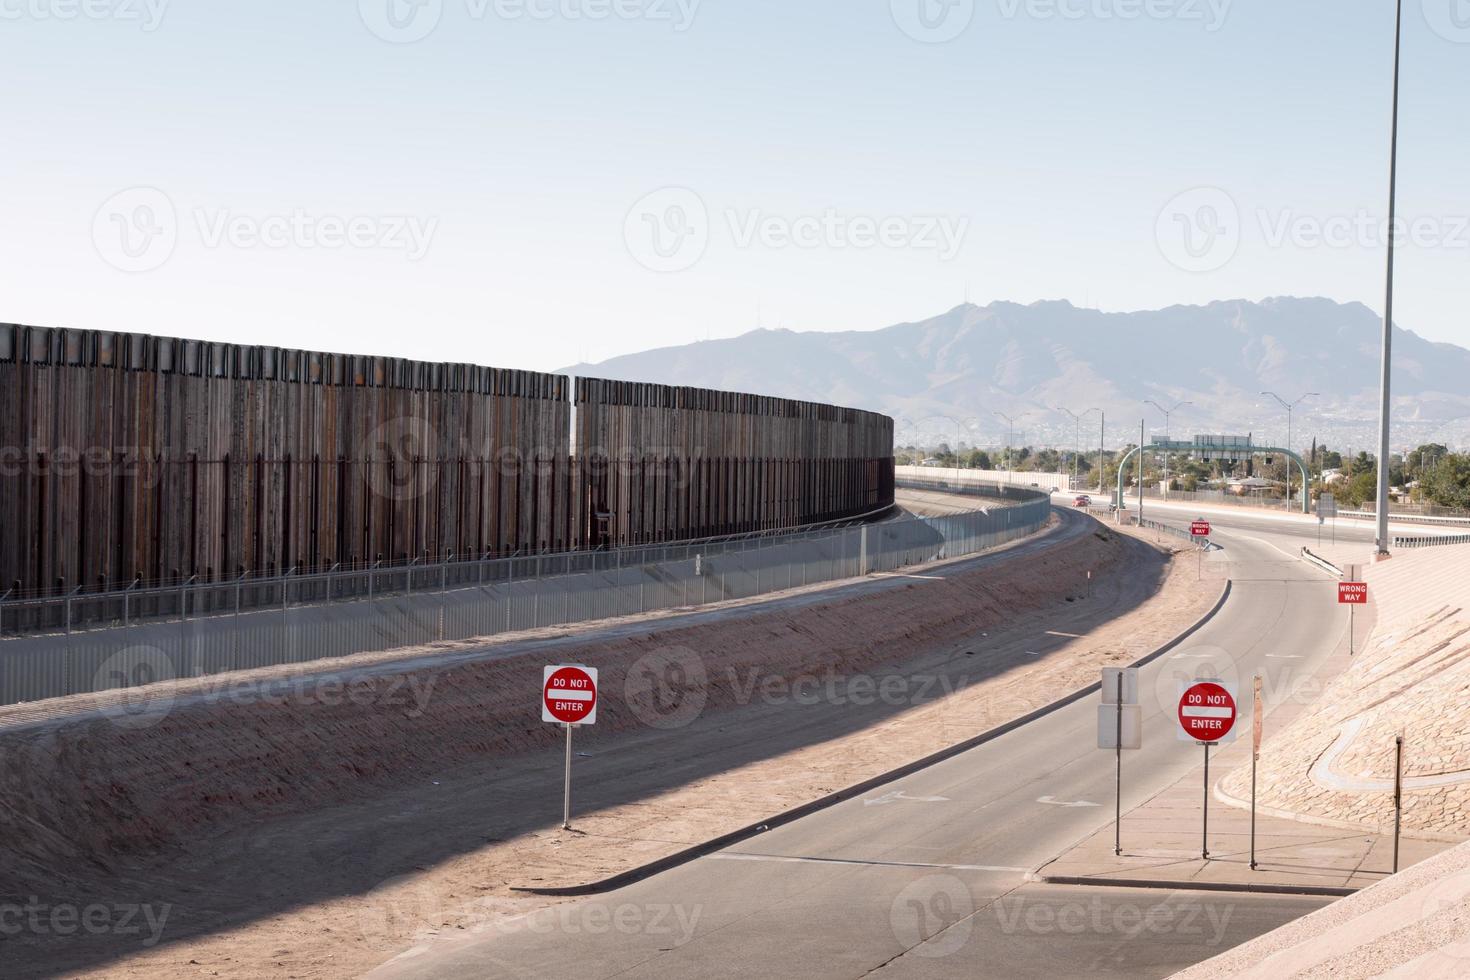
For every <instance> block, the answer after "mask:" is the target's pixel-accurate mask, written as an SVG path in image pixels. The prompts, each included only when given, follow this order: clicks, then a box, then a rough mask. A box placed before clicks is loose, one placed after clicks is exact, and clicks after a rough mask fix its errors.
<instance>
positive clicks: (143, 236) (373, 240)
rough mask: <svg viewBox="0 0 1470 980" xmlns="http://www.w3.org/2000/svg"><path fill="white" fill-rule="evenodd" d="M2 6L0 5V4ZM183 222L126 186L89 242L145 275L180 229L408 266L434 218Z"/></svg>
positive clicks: (196, 215) (294, 211)
mask: <svg viewBox="0 0 1470 980" xmlns="http://www.w3.org/2000/svg"><path fill="white" fill-rule="evenodd" d="M0 2H3V0H0ZM188 217H189V218H190V219H191V220H189V221H184V222H181V221H180V218H179V212H178V210H177V209H176V208H175V206H174V203H173V200H172V199H171V198H170V197H169V196H168V195H167V194H165V193H164V192H163V191H161V190H159V189H158V188H156V187H130V188H128V189H126V190H123V191H119V192H118V193H116V194H114V195H112V196H111V197H110V198H108V199H107V200H106V201H104V202H103V203H102V206H101V207H99V208H98V209H97V211H96V213H95V214H94V215H93V216H92V243H93V245H94V246H95V247H96V249H97V254H98V255H100V256H101V257H102V259H103V260H104V261H105V262H107V264H109V265H111V266H113V267H114V268H116V269H119V270H121V271H123V272H149V271H151V270H153V269H157V268H158V267H160V266H161V265H163V264H164V263H165V262H167V261H168V260H169V258H170V257H171V256H172V255H173V254H174V250H175V248H176V247H177V246H178V243H179V238H180V234H181V231H192V233H193V236H194V240H195V241H196V242H197V244H198V245H200V246H202V247H204V248H209V249H219V248H233V249H240V250H247V249H275V250H280V249H297V250H301V251H311V250H318V249H320V250H327V251H340V250H343V249H351V250H357V251H384V252H401V253H403V254H404V256H405V257H406V258H407V259H408V261H410V262H417V261H419V260H420V259H422V258H423V257H424V256H425V255H426V254H428V251H429V246H430V244H431V243H432V241H433V238H434V234H435V233H436V232H437V231H438V229H439V219H438V218H435V217H424V216H422V215H411V214H376V215H368V214H355V215H337V214H330V213H325V212H316V211H312V210H309V209H306V208H291V209H289V210H285V211H279V212H269V213H256V212H246V211H237V210H235V209H232V208H207V207H196V208H193V209H191V210H190V211H189V212H188Z"/></svg>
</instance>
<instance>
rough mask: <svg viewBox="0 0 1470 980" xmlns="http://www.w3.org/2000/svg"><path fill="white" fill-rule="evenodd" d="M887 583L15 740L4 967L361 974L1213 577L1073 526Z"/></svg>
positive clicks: (1021, 691)
mask: <svg viewBox="0 0 1470 980" xmlns="http://www.w3.org/2000/svg"><path fill="white" fill-rule="evenodd" d="M1088 571H1092V572H1093V573H1094V579H1093V582H1092V584H1091V586H1090V587H1089V585H1088V582H1087V578H1086V573H1087V572H1088ZM887 578H888V579H889V581H887V582H882V583H874V582H865V583H861V584H860V585H858V586H852V587H848V588H838V589H835V590H829V591H828V592H827V593H825V594H823V595H818V596H807V597H805V598H804V599H803V600H802V601H800V602H790V603H785V604H783V603H780V602H776V603H756V604H747V605H745V606H743V607H742V608H740V609H737V610H731V611H728V612H726V613H724V614H722V615H705V616H698V617H684V618H681V617H671V618H668V619H667V620H666V621H664V622H662V623H655V624H651V625H650V624H644V625H642V626H640V627H639V628H638V629H624V630H621V631H620V630H618V629H617V628H612V629H610V630H604V631H587V632H583V633H567V632H566V631H563V634H562V635H561V636H559V637H556V638H549V639H546V640H544V641H541V644H540V646H541V647H543V648H544V649H538V645H537V643H534V642H533V643H530V644H529V647H530V648H529V649H525V648H521V647H517V646H515V645H514V644H509V645H507V644H496V645H494V651H495V652H493V653H490V654H487V653H486V652H485V651H484V649H482V650H481V651H479V652H478V653H477V652H476V651H474V650H469V651H465V650H461V649H455V650H451V651H443V652H439V653H434V652H433V651H426V652H425V654H424V656H423V657H422V658H420V659H419V660H417V661H414V662H413V663H414V666H413V668H412V669H408V668H405V666H404V663H403V661H402V660H401V659H400V660H399V661H398V663H396V664H392V663H388V664H384V663H377V664H376V665H375V666H374V669H373V670H372V671H371V672H369V673H367V674H365V675H364V676H363V677H361V678H356V677H346V679H345V680H344V678H343V677H337V678H334V679H330V683H329V684H328V685H327V686H325V687H324V686H323V684H322V682H321V681H320V679H317V680H315V681H313V682H312V683H310V684H305V685H302V684H291V685H286V686H271V685H267V684H264V683H262V682H261V681H260V680H258V679H257V680H255V681H253V682H251V683H250V684H248V685H245V686H244V687H243V688H241V689H228V690H220V689H217V690H215V691H214V692H212V694H207V695H201V694H199V693H198V692H193V693H191V694H190V696H189V697H187V698H185V697H177V696H170V697H169V699H168V700H167V704H166V705H165V707H164V708H163V709H162V710H158V705H157V704H154V703H151V702H137V701H133V702H130V703H128V704H127V705H126V706H125V709H126V710H119V708H118V706H115V705H114V706H112V710H111V711H103V712H102V713H100V714H99V713H93V714H89V715H84V716H81V717H71V718H61V717H56V718H51V719H48V720H46V721H45V722H44V723H34V722H33V723H30V724H28V725H25V726H23V727H20V728H15V729H12V730H8V731H5V732H4V733H0V838H3V840H4V841H5V845H4V849H3V850H0V873H3V874H0V882H3V883H4V887H3V891H0V910H5V909H7V908H10V909H14V908H20V909H21V910H22V913H23V914H22V915H14V916H12V917H11V918H10V919H8V920H5V921H12V922H13V921H22V922H23V927H22V928H20V929H19V930H15V929H5V928H0V956H3V961H4V963H5V964H6V967H5V973H6V975H7V976H11V975H16V976H26V975H74V976H88V975H95V976H122V977H160V976H161V977H186V976H187V977H196V976H227V977H257V976H286V977H311V978H316V977H344V976H355V975H358V974H360V973H362V972H364V971H365V970H367V969H370V968H371V967H372V966H374V965H376V964H378V963H380V962H382V961H384V960H386V959H388V958H389V957H391V956H392V955H393V954H395V953H396V952H398V951H400V950H401V949H403V948H405V947H407V946H410V945H412V944H414V943H415V942H416V941H418V940H420V939H422V938H423V937H424V936H425V935H432V934H434V933H444V932H458V931H459V930H463V929H468V928H475V927H480V926H484V925H486V924H487V923H493V922H496V921H500V920H503V919H505V918H507V917H511V916H516V915H524V914H525V913H527V912H530V911H533V910H534V909H536V908H539V907H543V906H544V905H546V904H547V900H544V899H534V898H526V897H520V896H517V895H515V894H514V893H512V892H511V891H510V887H511V886H512V885H517V884H538V883H539V884H570V883H577V882H582V881H588V880H595V879H598V878H601V877H604V876H606V875H608V874H611V873H614V872H616V871H618V870H622V869H625V868H627V867H630V866H634V865H637V864H641V863H643V862H645V861H648V860H651V859H653V858H655V857H658V856H661V855H663V854H666V853H670V852H672V851H675V850H678V849H681V848H683V847H685V846H687V845H688V844H690V843H695V842H698V841H700V840H705V839H708V838H710V837H712V836H716V835H718V834H720V833H723V832H726V831H728V830H731V829H734V828H736V827H739V826H743V825H745V824H748V823H750V822H752V821H754V820H757V819H759V818H760V817H762V816H767V815H770V814H774V813H777V812H780V811H782V810H785V809H787V808H789V807H791V806H794V805H797V804H799V803H802V802H805V801H807V800H809V799H812V798H815V797H818V796H821V795H824V794H825V793H828V792H830V791H832V790H834V789H838V788H840V787H842V786H845V785H849V784H851V783H854V782H857V781H859V780H861V779H863V778H866V777H868V776H870V775H873V774H876V773H878V772H882V771H884V770H887V769H889V768H892V767H894V766H896V765H899V764H901V763H903V762H905V761H908V760H911V759H913V758H916V757H919V756H922V755H924V754H926V753H928V752H931V751H934V750H936V749H938V748H941V747H944V746H946V745H949V744H952V743H954V742H956V741H959V740H961V739H963V738H965V737H968V736H970V735H973V734H975V733H976V732H978V731H983V730H985V729H987V728H989V727H992V726H994V725H996V724H998V723H1000V722H1003V721H1005V720H1007V719H1009V718H1012V717H1016V716H1018V715H1020V714H1023V713H1025V712H1026V711H1028V710H1031V709H1032V708H1034V707H1036V706H1039V705H1041V704H1044V703H1046V702H1048V701H1050V700H1052V699H1053V698H1055V697H1056V696H1058V695H1059V694H1062V693H1065V692H1067V691H1069V690H1072V689H1075V688H1077V687H1080V686H1083V685H1085V684H1087V683H1090V682H1091V681H1092V680H1093V679H1095V677H1096V673H1097V669H1098V667H1099V666H1101V665H1104V664H1113V663H1121V662H1126V661H1129V660H1132V659H1135V658H1136V657H1138V656H1140V655H1142V654H1143V653H1145V652H1147V651H1148V650H1149V649H1151V648H1153V647H1154V646H1156V645H1158V644H1159V643H1161V642H1163V641H1164V640H1166V639H1167V638H1168V637H1170V636H1172V635H1173V634H1175V633H1177V632H1178V631H1179V630H1180V629H1182V628H1184V627H1185V626H1187V625H1188V624H1189V623H1191V622H1193V621H1194V620H1195V619H1197V618H1198V617H1199V616H1200V615H1201V614H1202V613H1203V612H1204V611H1205V610H1206V609H1207V608H1208V607H1209V606H1210V605H1211V604H1212V603H1213V601H1214V600H1215V598H1216V596H1217V595H1218V593H1219V589H1220V586H1221V583H1220V582H1219V581H1209V580H1207V581H1205V582H1203V583H1200V582H1197V581H1196V577H1195V570H1194V566H1193V564H1191V563H1187V562H1185V563H1180V565H1179V566H1178V567H1176V566H1175V565H1174V564H1173V563H1172V562H1171V561H1170V560H1169V555H1168V554H1167V553H1166V552H1161V551H1159V550H1158V549H1157V548H1156V546H1154V545H1153V544H1152V543H1149V542H1146V541H1142V540H1139V539H1136V538H1130V537H1126V536H1119V535H1118V534H1117V533H1116V532H1115V531H1112V530H1111V529H1103V528H1101V527H1099V526H1096V525H1091V524H1084V523H1081V522H1079V521H1078V519H1077V518H1075V517H1072V516H1069V518H1068V519H1067V520H1066V521H1065V522H1064V526H1063V527H1062V528H1061V529H1059V530H1058V531H1057V532H1055V533H1054V534H1052V535H1051V536H1050V537H1049V538H1047V539H1046V540H1044V541H1041V542H1035V541H1033V542H1030V543H1029V544H1027V545H1026V546H1024V547H1014V548H1012V549H1010V550H1009V551H1008V553H1007V554H1006V555H1002V556H992V557H990V558H987V559H981V560H979V561H975V560H969V561H960V562H952V563H948V564H946V565H944V566H942V567H934V568H924V569H916V570H912V571H911V572H910V573H909V574H907V575H902V576H891V577H887ZM548 651H554V653H555V656H554V657H551V656H549V655H548ZM553 659H554V660H562V661H582V662H587V663H591V664H593V665H595V666H598V667H599V668H600V669H601V670H602V672H603V673H602V686H603V690H604V700H603V702H602V703H601V704H600V705H599V713H600V717H599V723H598V726H597V727H596V728H593V729H583V730H579V732H578V733H577V741H576V745H575V747H576V749H577V752H578V755H577V759H576V767H577V778H576V779H577V781H576V787H577V789H576V814H577V815H576V817H575V818H574V821H573V822H574V828H575V829H574V831H572V832H569V833H567V832H562V831H560V829H559V823H560V820H559V817H560V804H561V761H562V760H561V751H562V750H561V742H560V734H559V732H558V731H557V730H556V729H555V728H553V727H552V726H548V725H542V724H541V723H540V722H539V720H538V719H537V716H536V714H535V709H534V705H535V703H536V701H537V692H538V691H539V681H540V664H541V663H543V662H549V661H550V660H553ZM283 676H287V677H289V676H290V675H289V674H283ZM359 681H360V682H361V683H359ZM3 925H4V922H0V926H3Z"/></svg>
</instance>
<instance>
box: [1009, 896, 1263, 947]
mask: <svg viewBox="0 0 1470 980" xmlns="http://www.w3.org/2000/svg"><path fill="white" fill-rule="evenodd" d="M992 908H993V909H994V910H995V917H996V920H997V922H998V923H999V925H1000V930H1001V932H1003V933H1005V934H1006V935H1018V934H1022V935H1029V936H1054V935H1063V936H1080V935H1094V936H1120V937H1123V938H1125V939H1136V938H1138V937H1139V936H1142V935H1144V934H1145V933H1147V934H1149V935H1154V936H1196V937H1199V938H1200V940H1201V942H1202V943H1203V944H1204V945H1207V946H1212V947H1217V946H1219V945H1221V944H1222V943H1223V942H1224V941H1225V931H1226V930H1227V929H1228V928H1229V927H1230V919H1231V916H1233V915H1234V914H1235V906H1234V905H1232V904H1229V903H1215V902H1202V901H1198V900H1195V899H1181V900H1178V901H1170V900H1168V899H1164V900H1161V901H1159V902H1157V903H1155V904H1153V905H1149V906H1142V905H1135V904H1133V903H1131V902H1112V901H1105V900H1104V899H1103V897H1102V896H1100V895H1094V896H1093V897H1092V899H1091V900H1090V901H1087V902H1060V903H1058V902H1053V901H1035V900H1031V899H1028V898H1026V897H1024V896H1021V895H1008V896H1005V897H1003V898H1000V899H997V900H996V901H995V903H994V904H993V905H992Z"/></svg>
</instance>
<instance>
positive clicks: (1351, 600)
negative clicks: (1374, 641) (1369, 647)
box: [1337, 565, 1368, 657]
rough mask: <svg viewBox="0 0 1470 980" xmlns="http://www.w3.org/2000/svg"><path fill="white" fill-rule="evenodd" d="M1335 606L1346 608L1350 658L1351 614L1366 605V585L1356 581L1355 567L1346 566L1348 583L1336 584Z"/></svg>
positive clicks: (1352, 618) (1351, 637)
mask: <svg viewBox="0 0 1470 980" xmlns="http://www.w3.org/2000/svg"><path fill="white" fill-rule="evenodd" d="M1337 604H1338V605H1340V606H1347V607H1348V656H1350V657H1351V656H1352V655H1353V653H1354V650H1353V644H1354V642H1355V639H1354V636H1353V633H1354V631H1355V619H1356V617H1355V616H1354V615H1353V614H1354V612H1355V611H1356V610H1357V607H1358V606H1366V605H1367V604H1368V583H1367V582H1359V581H1358V575H1357V566H1356V565H1350V566H1348V581H1346V582H1338V583H1337Z"/></svg>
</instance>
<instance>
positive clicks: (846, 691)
mask: <svg viewBox="0 0 1470 980" xmlns="http://www.w3.org/2000/svg"><path fill="white" fill-rule="evenodd" d="M712 678H713V683H712ZM968 683H969V678H967V677H960V678H954V677H948V676H939V675H933V674H914V675H904V674H888V675H883V676H878V675H873V674H861V673H859V674H844V673H841V672H839V671H837V670H836V669H835V668H829V669H827V670H823V671H812V672H798V673H795V674H782V673H774V672H768V671H765V670H763V669H762V668H760V667H755V666H752V667H746V668H743V669H742V668H740V667H735V666H730V665H727V666H725V667H724V668H723V669H722V670H721V671H717V672H716V673H715V674H713V675H712V674H711V672H710V670H709V668H708V666H707V665H706V664H705V661H704V658H703V657H701V656H700V655H699V654H698V653H695V652H694V651H693V650H691V649H689V648H688V647H663V648H660V649H658V650H654V651H652V652H650V653H647V654H644V655H643V656H641V657H639V658H638V659H637V660H636V661H634V663H633V664H632V665H631V666H630V667H629V668H628V673H627V674H626V675H625V676H624V679H623V699H624V702H625V703H626V704H627V706H628V708H629V710H631V711H632V712H633V714H634V716H635V717H637V718H638V720H640V721H642V722H643V723H644V724H645V725H648V726H649V727H650V728H657V729H660V730H665V731H668V730H672V729H678V728H684V727H685V726H687V725H690V724H693V722H694V721H695V720H696V719H697V718H699V716H700V714H701V713H702V712H703V711H704V708H705V705H706V704H707V703H708V701H709V693H710V691H711V690H712V689H718V690H720V691H722V692H727V693H728V696H729V697H730V698H731V700H733V702H734V703H735V704H737V705H740V706H746V705H750V704H752V703H755V702H759V703H761V704H767V705H786V704H795V705H801V706H805V707H812V706H816V705H835V706H838V707H843V706H852V707H859V708H862V707H871V706H873V705H884V706H887V707H895V708H912V707H918V706H919V705H923V704H930V703H933V702H935V701H940V700H942V699H944V698H946V697H949V696H950V695H952V694H954V693H956V692H957V691H959V690H961V689H963V688H965V687H966V686H968Z"/></svg>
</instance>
